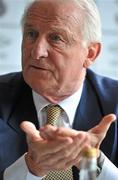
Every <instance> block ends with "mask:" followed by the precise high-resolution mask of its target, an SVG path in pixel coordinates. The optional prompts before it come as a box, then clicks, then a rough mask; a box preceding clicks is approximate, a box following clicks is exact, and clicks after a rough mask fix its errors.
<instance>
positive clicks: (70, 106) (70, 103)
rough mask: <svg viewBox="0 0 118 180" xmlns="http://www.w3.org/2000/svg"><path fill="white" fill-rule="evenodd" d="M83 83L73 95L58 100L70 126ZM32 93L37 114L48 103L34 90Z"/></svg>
mask: <svg viewBox="0 0 118 180" xmlns="http://www.w3.org/2000/svg"><path fill="white" fill-rule="evenodd" d="M82 89H83V84H82V85H81V87H80V88H79V90H77V91H76V92H75V93H74V94H73V95H71V96H69V97H68V98H66V99H64V100H63V101H61V102H59V103H58V105H60V106H61V107H62V109H63V110H64V111H65V112H66V114H67V116H68V118H69V123H70V125H71V126H72V124H73V121H74V116H75V113H76V109H77V106H78V104H79V102H80V98H81V94H82ZM32 93H33V100H34V104H35V107H36V111H37V114H38V113H40V111H41V110H42V109H43V108H44V107H45V106H47V105H49V104H50V102H49V101H47V100H46V99H45V98H43V97H42V96H41V95H39V94H37V93H36V92H35V91H32Z"/></svg>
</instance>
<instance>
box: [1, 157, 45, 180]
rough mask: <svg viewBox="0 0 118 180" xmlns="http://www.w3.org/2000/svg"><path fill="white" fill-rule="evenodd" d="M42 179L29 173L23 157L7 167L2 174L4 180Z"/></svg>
mask: <svg viewBox="0 0 118 180" xmlns="http://www.w3.org/2000/svg"><path fill="white" fill-rule="evenodd" d="M42 178H43V177H39V176H35V175H33V174H32V173H30V172H29V170H28V167H27V165H26V162H25V155H23V156H22V157H21V158H19V159H18V160H17V161H16V162H14V163H13V164H12V165H11V166H9V167H8V168H7V169H6V170H5V172H4V180H18V179H22V180H41V179H42Z"/></svg>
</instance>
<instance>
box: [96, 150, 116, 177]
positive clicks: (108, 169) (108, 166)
mask: <svg viewBox="0 0 118 180" xmlns="http://www.w3.org/2000/svg"><path fill="white" fill-rule="evenodd" d="M102 156H104V162H103V164H102V169H101V173H100V174H99V175H98V176H97V180H102V179H104V180H118V168H117V167H116V166H115V165H114V164H113V163H112V162H111V161H110V160H109V159H108V158H107V157H106V156H105V155H104V154H103V153H102Z"/></svg>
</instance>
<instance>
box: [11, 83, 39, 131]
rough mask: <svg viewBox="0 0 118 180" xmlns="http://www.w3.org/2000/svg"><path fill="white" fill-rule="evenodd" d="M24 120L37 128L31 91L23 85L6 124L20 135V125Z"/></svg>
mask: <svg viewBox="0 0 118 180" xmlns="http://www.w3.org/2000/svg"><path fill="white" fill-rule="evenodd" d="M24 120H27V121H30V122H33V123H34V124H35V126H36V127H37V128H39V124H38V119H37V114H36V109H35V106H34V102H33V98H32V91H31V89H30V87H29V86H27V85H26V84H25V83H23V84H22V87H21V89H20V93H19V95H17V99H16V101H15V103H14V104H13V105H12V112H11V115H10V116H9V119H8V124H9V125H10V126H11V127H12V128H13V129H15V130H16V131H17V132H19V133H21V132H22V131H21V129H20V123H21V122H22V121H24Z"/></svg>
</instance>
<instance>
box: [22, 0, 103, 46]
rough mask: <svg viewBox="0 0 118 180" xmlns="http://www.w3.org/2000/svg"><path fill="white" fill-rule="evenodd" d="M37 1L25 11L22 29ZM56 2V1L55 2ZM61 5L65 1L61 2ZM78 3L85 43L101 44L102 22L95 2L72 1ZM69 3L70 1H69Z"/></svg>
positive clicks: (89, 0) (88, 0)
mask: <svg viewBox="0 0 118 180" xmlns="http://www.w3.org/2000/svg"><path fill="white" fill-rule="evenodd" d="M35 1H40V0H32V1H31V3H30V4H29V5H28V6H27V8H26V9H25V12H24V14H23V17H22V28H24V24H25V20H26V16H27V12H28V11H29V9H30V7H31V6H32V4H33V3H34V2H35ZM55 1H56V0H55ZM60 1H61V3H62V2H65V0H60ZM72 1H75V2H76V3H77V8H78V22H79V23H80V26H79V28H80V29H79V31H80V33H81V36H82V39H83V41H84V42H85V43H87V44H89V43H91V42H93V43H94V42H101V37H102V31H101V20H100V14H99V10H98V8H97V6H96V3H95V1H94V0H72ZM67 2H68V0H67Z"/></svg>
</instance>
